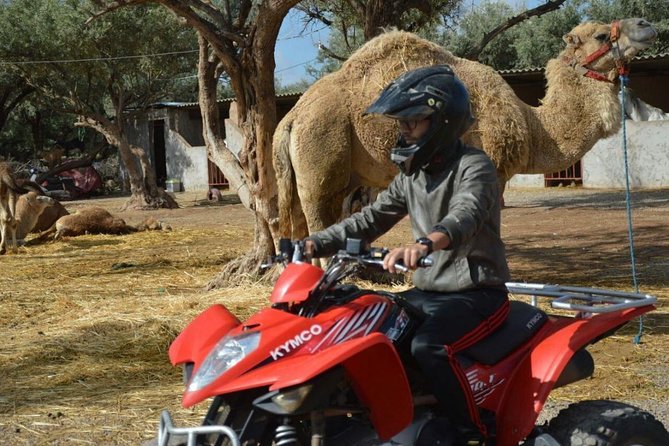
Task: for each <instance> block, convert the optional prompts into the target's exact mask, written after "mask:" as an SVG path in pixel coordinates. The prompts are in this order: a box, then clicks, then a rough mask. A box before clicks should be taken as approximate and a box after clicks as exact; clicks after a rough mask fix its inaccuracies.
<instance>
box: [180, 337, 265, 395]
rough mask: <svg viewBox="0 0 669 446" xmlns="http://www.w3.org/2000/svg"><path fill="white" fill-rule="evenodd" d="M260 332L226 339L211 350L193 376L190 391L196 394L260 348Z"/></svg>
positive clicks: (189, 385)
mask: <svg viewBox="0 0 669 446" xmlns="http://www.w3.org/2000/svg"><path fill="white" fill-rule="evenodd" d="M259 343H260V332H253V333H244V334H242V335H239V336H232V337H228V336H226V337H224V338H223V339H221V340H220V341H218V344H216V346H215V347H214V348H213V349H211V351H210V352H209V354H208V355H207V357H206V358H205V360H204V362H203V363H202V365H201V366H200V368H199V369H198V370H197V372H195V375H193V379H191V381H190V384H188V391H189V392H194V391H196V390H200V389H202V388H204V387H206V386H208V385H209V384H211V383H212V382H213V381H214V380H215V379H216V378H218V377H219V376H221V374H223V373H225V372H226V371H227V370H228V369H230V368H231V367H232V366H234V365H235V364H237V363H238V362H239V361H241V360H242V359H244V358H245V357H246V356H247V355H248V354H249V353H251V352H252V351H254V350H255V349H256V348H258V344H259Z"/></svg>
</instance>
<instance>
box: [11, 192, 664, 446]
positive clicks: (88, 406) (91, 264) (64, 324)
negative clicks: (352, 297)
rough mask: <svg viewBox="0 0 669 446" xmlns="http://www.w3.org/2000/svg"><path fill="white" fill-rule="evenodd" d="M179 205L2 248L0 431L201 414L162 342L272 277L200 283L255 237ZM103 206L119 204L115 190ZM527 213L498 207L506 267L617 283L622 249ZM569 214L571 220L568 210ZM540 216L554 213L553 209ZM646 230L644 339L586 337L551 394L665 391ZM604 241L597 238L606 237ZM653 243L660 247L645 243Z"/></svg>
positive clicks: (241, 222)
mask: <svg viewBox="0 0 669 446" xmlns="http://www.w3.org/2000/svg"><path fill="white" fill-rule="evenodd" d="M180 201H181V202H182V203H183V202H184V201H183V200H180ZM188 203H189V204H188V207H187V208H186V209H180V210H178V211H175V212H174V213H171V214H166V215H168V217H167V218H166V220H168V222H170V223H171V224H172V226H173V227H174V231H172V232H143V233H135V234H130V235H126V236H104V235H98V236H83V237H77V238H71V239H66V240H65V241H62V242H55V243H48V244H44V245H39V246H31V247H27V248H23V249H22V250H21V251H20V253H19V254H17V255H7V256H4V257H3V258H0V332H1V333H2V335H3V336H2V347H1V348H0V370H1V371H2V378H0V438H3V443H5V444H13V445H22V444H26V445H28V444H30V445H41V444H68V445H69V444H123V445H125V444H138V443H140V442H141V441H142V440H145V439H148V438H151V437H152V436H154V432H155V429H156V426H157V422H158V417H159V413H160V410H161V409H163V408H166V407H167V408H170V410H171V411H172V412H173V413H174V414H175V419H176V420H177V422H178V423H179V424H186V425H195V424H198V423H199V422H200V420H201V416H202V413H203V411H204V410H205V409H206V408H205V407H198V408H196V409H195V410H186V409H180V408H179V402H180V395H181V391H182V386H181V372H180V370H178V369H176V368H173V367H171V366H170V364H169V362H168V360H167V356H166V350H167V347H168V345H169V343H170V342H171V340H172V339H173V338H174V336H175V335H176V334H177V333H178V332H179V331H180V330H181V329H182V328H183V327H184V326H185V325H186V324H187V323H188V321H190V320H191V319H192V318H193V317H194V316H195V315H197V314H198V313H199V312H201V311H202V310H204V309H205V308H207V307H208V306H209V305H211V304H214V303H223V304H225V305H226V306H228V307H229V308H230V309H231V310H232V311H233V312H234V313H236V314H237V315H238V316H239V317H240V318H242V319H243V318H245V317H246V316H248V315H249V314H251V313H253V312H254V311H256V310H258V309H259V308H262V307H263V306H264V305H266V300H265V299H266V296H267V295H268V294H269V291H270V288H269V286H267V285H266V284H263V283H260V282H254V281H253V280H252V279H250V278H249V279H247V280H245V281H243V283H238V284H237V285H236V286H233V287H229V288H226V289H224V290H217V291H211V292H205V291H203V288H204V286H205V284H206V283H207V282H208V281H209V280H210V279H211V278H212V277H213V276H215V275H216V273H217V272H219V271H220V269H221V267H222V265H223V264H225V263H226V262H227V261H228V260H229V259H231V258H234V257H236V256H239V255H240V254H242V253H243V252H244V251H245V249H246V248H245V246H247V245H248V243H250V242H251V240H252V226H251V223H250V222H251V220H250V219H248V215H247V214H246V212H245V211H244V210H243V209H242V208H241V206H239V205H231V206H224V207H220V208H202V209H200V208H198V207H195V206H192V205H193V202H191V201H189V202H188ZM105 204H106V205H107V206H108V208H109V209H110V210H111V211H112V212H115V209H117V205H118V202H117V201H116V202H115V201H109V202H108V203H107V202H105ZM79 205H80V203H77V204H76V206H79ZM668 208H669V206H668ZM530 211H532V210H531V209H530V210H529V211H528V210H527V209H520V208H519V209H510V210H507V211H505V213H506V214H505V217H504V218H505V221H506V222H507V223H508V225H509V226H510V229H508V231H509V234H510V235H509V236H508V237H507V243H508V245H509V251H510V259H511V266H512V269H513V270H514V271H517V272H518V275H519V276H521V277H523V278H525V279H527V280H528V281H539V277H540V276H541V274H543V273H551V274H555V276H556V277H561V276H559V274H558V273H559V272H560V271H561V272H562V273H563V274H564V277H568V278H569V281H568V282H569V283H570V284H587V283H588V281H589V280H590V279H592V277H593V268H595V267H596V268H600V269H601V268H604V269H603V270H604V271H606V272H607V273H610V276H609V279H608V280H606V279H605V278H602V275H601V274H600V275H598V276H597V277H599V278H600V279H601V281H602V282H603V283H605V284H606V283H609V285H610V286H612V287H614V288H618V289H624V288H625V287H626V285H625V284H624V283H623V282H624V281H623V280H622V279H620V280H619V279H617V277H619V276H620V277H623V276H625V268H626V267H627V265H626V264H625V259H624V256H622V254H621V257H619V258H617V257H616V258H615V262H619V263H620V265H619V268H611V265H609V266H608V267H606V266H601V265H599V266H593V265H594V264H593V263H592V262H593V261H594V260H596V258H597V253H596V250H595V248H594V246H593V245H588V246H590V249H591V250H592V251H593V252H594V253H595V254H594V255H593V259H588V258H584V259H583V260H582V262H583V263H578V262H575V261H571V262H567V261H561V260H560V258H557V257H556V258H555V259H551V258H550V257H546V252H547V250H545V249H544V248H546V247H551V246H553V245H554V244H555V240H554V239H553V238H552V237H551V236H549V237H546V239H541V240H540V239H539V234H543V233H550V234H553V232H551V231H554V229H552V228H548V229H545V228H543V227H542V224H543V223H541V222H539V223H541V224H539V223H537V224H535V223H536V222H537V221H535V220H531V219H530V220H528V214H527V213H528V212H530ZM523 212H524V213H525V214H524V215H521V214H522V213H523ZM544 212H549V211H547V210H546V209H545V208H544ZM589 212H590V213H591V214H592V213H593V212H594V213H595V214H596V213H597V212H598V211H597V210H594V211H593V210H592V209H591V210H589ZM542 215H543V216H546V215H548V214H546V213H544V214H542ZM665 216H666V215H665V214H662V215H660V217H658V218H664V217H665ZM135 217H137V216H136V215H129V216H126V219H127V220H129V221H131V220H132V219H133V218H135ZM565 218H569V219H572V220H573V219H574V215H568V216H566V217H565ZM653 218H654V217H653ZM137 219H139V218H137ZM665 221H666V220H665ZM643 222H645V220H643V221H642V222H641V224H644V223H643ZM544 223H546V224H549V223H550V224H556V225H558V226H559V225H560V222H555V221H553V220H547V222H544ZM581 228H583V226H581ZM616 231H617V229H616ZM654 231H655V232H654V233H653V234H646V235H645V236H644V238H643V240H644V241H643V242H642V243H641V246H640V251H641V255H640V264H641V265H642V271H643V272H645V274H647V276H646V277H650V278H652V280H648V281H647V282H646V284H647V285H648V286H646V287H645V288H644V292H650V293H654V294H656V295H658V296H659V297H660V298H661V300H662V305H661V306H660V309H659V311H658V312H656V313H654V314H653V315H651V316H649V317H648V318H647V319H646V322H645V324H646V327H645V328H646V331H645V336H644V337H643V341H644V342H643V343H642V344H641V345H638V346H636V345H633V344H632V342H631V340H632V337H633V335H634V334H635V333H636V329H637V327H636V325H634V326H629V327H628V328H625V329H624V330H622V331H621V332H620V333H618V334H617V335H615V336H613V337H611V338H609V339H607V340H605V341H603V342H601V343H599V344H597V345H595V346H594V347H593V348H592V351H593V352H594V355H595V357H596V361H597V372H596V375H595V377H594V378H593V379H590V380H588V381H585V382H582V383H579V384H577V385H574V386H569V387H567V388H564V389H559V390H558V391H557V392H556V393H555V394H554V399H555V400H556V401H558V402H560V401H573V400H578V399H583V398H615V399H619V400H624V401H634V402H639V404H642V403H643V404H646V403H648V404H650V405H651V406H652V405H653V404H656V403H657V402H662V401H668V400H669V380H667V378H666V370H667V368H668V365H669V359H668V358H667V357H666V351H667V348H669V315H668V314H667V313H668V310H667V308H668V305H667V303H669V286H668V285H667V283H668V280H667V273H666V270H667V267H666V265H667V262H669V254H667V252H668V251H669V250H667V249H666V247H667V246H666V245H667V243H669V242H667V241H663V240H669V238H663V237H664V236H665V235H666V230H664V229H657V227H655V229H654ZM658 231H659V232H658ZM663 231H665V232H663ZM581 232H583V231H582V230H581ZM592 232H593V233H592V234H590V235H585V234H583V233H581V236H582V237H584V239H585V240H591V241H592V240H597V237H599V236H600V234H599V229H598V228H593V231H592ZM408 233H409V231H408V226H407V225H406V224H405V222H403V224H402V225H400V227H399V228H398V229H397V230H395V231H394V232H393V233H391V234H389V235H388V236H386V237H385V238H384V239H382V240H381V244H392V243H393V241H394V240H395V239H405V238H406V237H407V236H408ZM511 234H512V235H511ZM532 234H534V235H536V237H534V236H532ZM533 237H534V238H533ZM523 240H525V241H527V240H531V241H530V242H527V243H524V242H523ZM560 243H563V242H560ZM533 246H534V247H535V248H536V252H535V251H532V247H533ZM607 247H608V245H607V243H603V242H602V243H601V249H608V248H607ZM653 247H655V248H657V247H660V248H662V249H664V250H660V251H653V250H649V249H650V248H653ZM521 248H522V249H521ZM553 249H555V250H557V251H560V252H561V253H562V255H569V253H570V252H571V253H572V256H571V257H572V260H573V258H574V255H573V252H577V251H573V249H577V248H574V246H567V245H563V244H561V245H560V246H558V247H554V246H553ZM570 250H572V251H570ZM648 253H652V255H653V256H655V257H652V256H650V257H649V255H650V254H648ZM580 258H581V257H579V259H580ZM542 262H543V263H542ZM615 264H616V265H617V264H618V263H615ZM654 266H655V268H654ZM655 269H657V271H655ZM565 283H566V282H565ZM599 285H601V284H599ZM366 286H370V287H371V286H373V285H372V284H366ZM403 286H404V285H402V284H398V285H394V286H391V289H399V288H400V287H403ZM651 406H648V407H651ZM656 415H658V416H661V415H662V414H657V413H656ZM666 422H667V421H666V420H665V423H666Z"/></svg>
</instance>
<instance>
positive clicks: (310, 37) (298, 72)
mask: <svg viewBox="0 0 669 446" xmlns="http://www.w3.org/2000/svg"><path fill="white" fill-rule="evenodd" d="M466 1H469V2H470V4H471V6H470V7H476V6H477V5H478V4H479V3H480V1H481V0H466ZM504 1H506V2H507V3H509V4H511V5H512V6H514V7H516V8H520V7H523V6H524V7H525V8H534V7H535V6H537V5H539V4H541V3H544V0H504ZM327 40H328V28H327V27H325V25H323V24H321V23H314V24H312V25H309V26H308V27H307V28H306V29H305V28H304V23H303V21H302V14H301V13H300V12H298V11H296V10H294V9H293V10H291V12H290V13H289V14H288V16H287V17H286V18H285V19H284V21H283V23H282V24H281V30H280V31H279V38H278V40H277V42H276V50H275V59H276V71H275V75H276V77H277V79H279V81H280V83H281V85H290V84H292V83H295V82H297V81H299V80H300V79H304V78H308V80H309V81H313V79H311V78H309V76H308V75H307V74H306V72H305V67H306V65H308V64H314V63H315V60H314V59H315V58H316V55H317V54H318V42H319V41H322V42H323V43H327Z"/></svg>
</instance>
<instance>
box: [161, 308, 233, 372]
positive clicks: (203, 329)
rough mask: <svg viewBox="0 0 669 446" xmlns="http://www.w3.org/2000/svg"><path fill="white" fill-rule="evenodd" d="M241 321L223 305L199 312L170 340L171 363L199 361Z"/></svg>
mask: <svg viewBox="0 0 669 446" xmlns="http://www.w3.org/2000/svg"><path fill="white" fill-rule="evenodd" d="M240 323H241V322H240V321H239V319H237V318H236V317H235V315H234V314H232V313H230V312H229V311H228V310H227V309H226V308H225V307H224V306H223V305H219V304H216V305H212V306H211V307H209V308H207V309H206V310H205V311H203V312H202V313H200V315H199V316H197V317H196V318H195V319H193V321H191V323H190V324H188V326H187V327H186V328H185V329H184V330H183V331H182V332H181V333H179V336H177V337H176V339H175V340H174V341H173V342H172V344H171V345H170V349H169V357H170V362H171V363H172V365H177V364H184V363H188V362H197V363H199V362H201V361H202V360H203V359H204V358H205V356H207V354H208V353H209V351H210V350H211V349H212V348H213V347H214V345H216V343H217V342H218V341H219V340H220V339H221V338H222V337H223V336H225V335H226V333H228V332H229V331H230V330H231V329H233V328H234V327H236V326H237V325H239V324H240Z"/></svg>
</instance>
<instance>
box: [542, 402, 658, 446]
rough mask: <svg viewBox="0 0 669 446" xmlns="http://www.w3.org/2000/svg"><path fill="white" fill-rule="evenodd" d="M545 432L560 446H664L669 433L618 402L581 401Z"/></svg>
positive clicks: (641, 413)
mask: <svg viewBox="0 0 669 446" xmlns="http://www.w3.org/2000/svg"><path fill="white" fill-rule="evenodd" d="M546 432H547V433H549V434H550V435H551V436H553V438H555V439H556V440H557V441H558V443H559V444H560V445H561V446H665V445H669V433H668V432H667V430H666V429H665V427H664V426H663V425H662V423H660V422H659V421H657V420H656V419H655V417H653V415H651V414H650V413H648V412H646V411H644V410H641V409H639V408H638V407H634V406H630V405H628V404H623V403H619V402H616V401H582V402H579V403H575V404H572V405H570V406H569V407H567V408H566V409H563V410H562V411H560V413H559V414H558V415H557V416H556V417H555V418H553V419H552V420H551V421H550V423H549V425H548V428H547V429H546Z"/></svg>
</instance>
